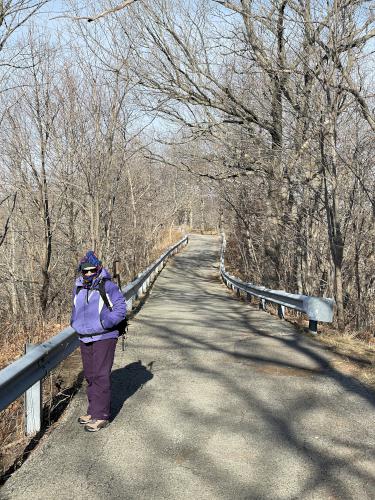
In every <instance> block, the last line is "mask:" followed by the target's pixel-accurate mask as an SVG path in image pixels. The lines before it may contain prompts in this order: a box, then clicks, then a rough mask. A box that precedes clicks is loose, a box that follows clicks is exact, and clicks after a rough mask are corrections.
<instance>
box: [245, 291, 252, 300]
mask: <svg viewBox="0 0 375 500" xmlns="http://www.w3.org/2000/svg"><path fill="white" fill-rule="evenodd" d="M251 299H252V296H251V293H249V292H247V293H246V300H247V301H248V302H251Z"/></svg>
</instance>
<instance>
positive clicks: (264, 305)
mask: <svg viewBox="0 0 375 500" xmlns="http://www.w3.org/2000/svg"><path fill="white" fill-rule="evenodd" d="M259 309H262V311H266V309H267V308H266V299H260V302H259Z"/></svg>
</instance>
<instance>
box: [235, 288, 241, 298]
mask: <svg viewBox="0 0 375 500" xmlns="http://www.w3.org/2000/svg"><path fill="white" fill-rule="evenodd" d="M236 295H237V297H238V298H240V297H241V290H240V289H239V288H237V289H236Z"/></svg>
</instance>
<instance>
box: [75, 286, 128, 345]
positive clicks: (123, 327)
mask: <svg viewBox="0 0 375 500" xmlns="http://www.w3.org/2000/svg"><path fill="white" fill-rule="evenodd" d="M106 281H108V280H106V279H102V280H100V281H99V283H98V291H99V293H100V296H101V298H102V300H103V302H104V304H105V305H106V306H107V307H108V309H109V310H110V311H112V306H111V304H110V303H109V300H108V297H107V294H106V293H105V282H106ZM82 288H83V286H77V288H76V295H77V294H78V293H79V291H80V290H82ZM128 327H129V322H128V318H127V317H126V316H125V318H124V319H123V320H122V321H121V322H120V323H118V324H117V325H116V330H118V331H119V334H120V337H121V336H122V337H123V340H124V335H126V333H127V331H128ZM94 335H95V334H94ZM81 336H82V337H92V336H93V334H90V335H89V334H87V335H86V334H84V335H81Z"/></svg>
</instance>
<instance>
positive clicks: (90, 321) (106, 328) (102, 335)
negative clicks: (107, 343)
mask: <svg viewBox="0 0 375 500" xmlns="http://www.w3.org/2000/svg"><path fill="white" fill-rule="evenodd" d="M110 278H111V275H110V274H109V272H108V270H107V269H104V268H103V270H102V271H101V273H100V274H99V276H98V277H97V278H96V279H95V280H94V281H93V283H92V285H91V288H81V289H80V290H79V292H78V293H76V290H77V287H81V286H83V279H82V276H80V277H79V278H77V280H76V282H75V286H74V289H73V309H72V317H71V320H70V324H71V326H72V328H74V330H75V331H76V332H77V333H78V334H85V335H87V334H93V336H92V337H91V336H90V337H80V340H81V341H82V342H93V341H97V340H103V339H111V338H117V337H118V335H119V331H118V330H116V325H118V324H119V323H120V322H121V321H122V320H123V319H124V318H125V315H126V302H125V299H124V297H123V295H122V293H121V291H120V289H119V287H118V286H117V285H116V284H115V283H113V281H110ZM102 279H105V291H106V295H107V298H108V301H109V303H110V305H111V307H112V311H110V310H109V309H108V307H107V306H106V305H105V304H104V302H103V299H102V298H101V296H100V293H99V290H98V283H99V281H100V280H102Z"/></svg>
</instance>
